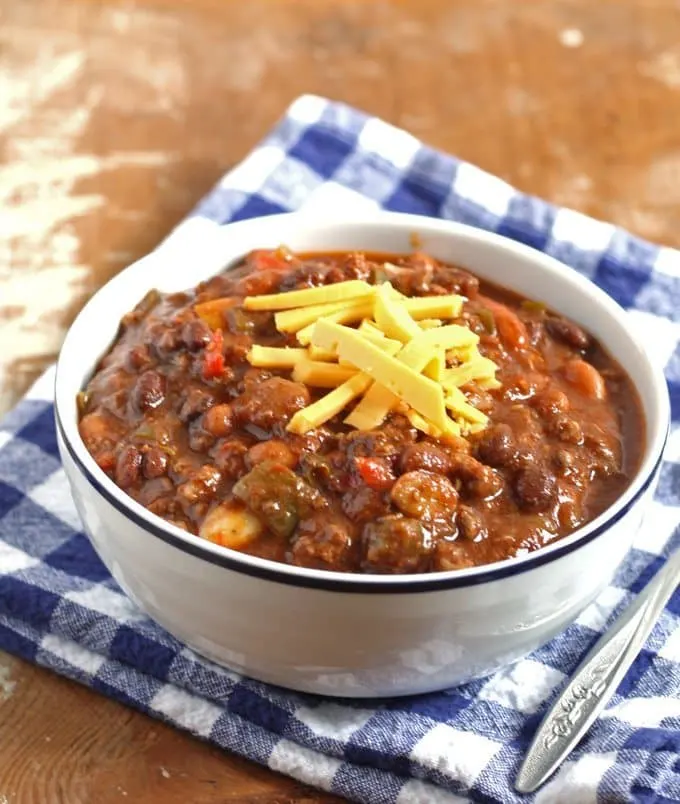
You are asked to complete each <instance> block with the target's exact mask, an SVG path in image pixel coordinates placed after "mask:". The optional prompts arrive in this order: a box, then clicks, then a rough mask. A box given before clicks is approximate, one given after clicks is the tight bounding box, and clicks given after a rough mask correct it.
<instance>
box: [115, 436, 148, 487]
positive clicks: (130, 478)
mask: <svg viewBox="0 0 680 804" xmlns="http://www.w3.org/2000/svg"><path fill="white" fill-rule="evenodd" d="M141 467H142V453H141V452H140V451H139V450H138V449H137V447H133V446H132V445H131V444H129V445H128V446H126V447H123V449H122V450H121V451H120V453H119V454H118V460H117V461H116V475H115V479H116V484H117V485H118V486H120V487H121V488H122V489H129V488H131V487H132V486H134V485H135V484H136V483H137V482H138V481H139V479H140V473H141Z"/></svg>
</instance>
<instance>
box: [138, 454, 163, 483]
mask: <svg viewBox="0 0 680 804" xmlns="http://www.w3.org/2000/svg"><path fill="white" fill-rule="evenodd" d="M142 471H143V472H144V477H146V478H147V479H148V480H153V479H154V478H157V477H162V476H163V475H164V474H165V473H166V472H167V471H168V456H167V455H166V453H165V452H163V450H162V449H159V448H158V447H151V448H150V449H148V450H147V451H146V452H145V453H144V458H143V459H142Z"/></svg>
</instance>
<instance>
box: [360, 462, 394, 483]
mask: <svg viewBox="0 0 680 804" xmlns="http://www.w3.org/2000/svg"><path fill="white" fill-rule="evenodd" d="M354 462H355V464H356V467H357V471H358V472H359V476H360V477H361V479H362V480H363V481H364V483H365V484H366V485H367V486H369V488H372V489H375V490H376V491H387V489H390V488H392V486H393V484H394V481H395V480H396V478H395V476H394V474H393V472H392V469H391V468H390V466H389V464H388V463H387V461H385V460H384V459H383V458H355V459H354Z"/></svg>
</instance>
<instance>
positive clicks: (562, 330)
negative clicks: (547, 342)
mask: <svg viewBox="0 0 680 804" xmlns="http://www.w3.org/2000/svg"><path fill="white" fill-rule="evenodd" d="M545 328H546V329H547V330H548V332H549V333H550V334H551V335H552V337H553V338H555V339H556V340H558V341H562V343H566V344H567V346H572V347H573V348H574V349H578V350H579V351H583V350H585V349H587V348H588V347H589V346H590V338H589V337H588V335H586V333H585V332H584V331H583V330H582V329H581V327H579V326H578V325H576V324H574V322H573V321H568V320H567V319H566V318H548V320H547V321H546V322H545Z"/></svg>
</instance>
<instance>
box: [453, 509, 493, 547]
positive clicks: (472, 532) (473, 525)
mask: <svg viewBox="0 0 680 804" xmlns="http://www.w3.org/2000/svg"><path fill="white" fill-rule="evenodd" d="M456 522H457V523H458V533H459V534H460V536H462V537H463V538H464V539H467V540H468V541H471V542H479V541H482V539H485V538H486V537H487V536H488V533H487V530H486V526H485V525H484V520H483V519H482V516H481V514H480V513H478V512H477V511H475V510H474V508H470V506H468V505H459V506H458V513H457V515H456Z"/></svg>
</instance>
